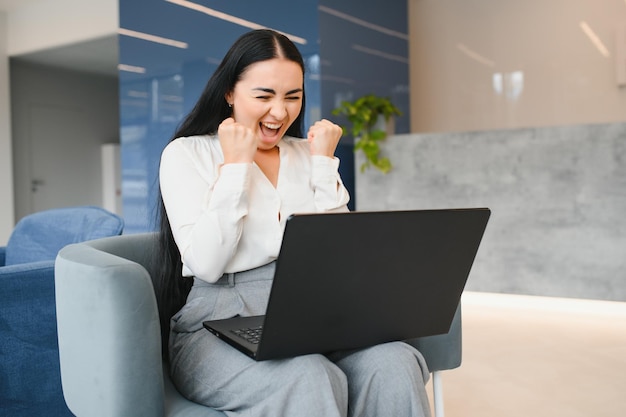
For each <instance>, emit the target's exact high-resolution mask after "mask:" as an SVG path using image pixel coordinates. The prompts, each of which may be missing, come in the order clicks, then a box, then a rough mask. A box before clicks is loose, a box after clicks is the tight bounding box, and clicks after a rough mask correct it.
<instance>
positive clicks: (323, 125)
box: [307, 119, 343, 158]
mask: <svg viewBox="0 0 626 417" xmlns="http://www.w3.org/2000/svg"><path fill="white" fill-rule="evenodd" d="M342 134H343V130H342V129H341V127H340V126H337V125H336V124H334V123H333V122H331V121H329V120H326V119H322V120H320V121H319V122H315V124H314V125H313V126H311V127H310V128H309V132H308V134H307V140H308V141H309V143H310V144H311V155H321V156H328V157H330V158H332V157H334V156H335V150H336V149H337V144H338V143H339V139H341V135H342Z"/></svg>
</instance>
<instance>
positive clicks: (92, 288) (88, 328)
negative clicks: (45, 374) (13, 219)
mask: <svg viewBox="0 0 626 417" xmlns="http://www.w3.org/2000/svg"><path fill="white" fill-rule="evenodd" d="M156 238H157V235H156V234H155V233H145V234H137V235H123V236H116V237H113V238H105V239H99V240H94V241H90V242H84V243H79V244H74V245H69V246H66V247H65V248H63V249H62V250H61V251H60V252H59V255H58V256H57V259H56V264H55V286H56V303H57V323H58V337H59V352H60V360H61V380H62V385H63V394H64V396H65V400H66V402H67V405H68V407H69V408H70V410H71V411H72V412H73V413H74V414H76V415H77V416H78V417H82V416H90V417H92V416H93V417H97V416H111V417H117V416H122V415H132V416H137V417H141V416H163V415H164V416H177V417H178V416H190V417H192V416H206V417H211V416H215V417H217V416H225V414H224V413H221V412H219V411H216V410H213V409H210V408H207V407H204V406H201V405H198V404H195V403H193V402H191V401H188V400H186V399H185V398H184V397H182V396H181V395H180V394H179V393H178V392H177V391H176V389H175V388H174V386H173V385H172V383H171V381H170V379H169V376H168V372H167V364H166V363H164V362H162V355H161V329H160V324H159V314H158V306H157V302H156V297H155V290H154V288H155V285H156V282H153V280H152V278H151V277H152V276H155V274H153V273H152V272H153V271H152V268H154V267H155V266H154V263H153V262H152V257H153V256H154V253H155V252H156V243H157V242H156ZM410 343H411V344H414V345H415V346H416V347H418V349H420V350H421V351H422V353H423V354H424V356H425V357H426V361H427V362H428V365H429V368H430V370H431V372H435V375H437V376H436V377H434V380H436V381H437V380H439V379H438V372H439V371H441V370H444V369H451V368H454V367H457V366H459V365H460V362H461V316H460V309H459V310H458V311H457V314H456V317H455V319H454V324H453V327H452V330H451V332H450V333H449V334H447V335H442V336H433V337H428V338H421V339H415V340H413V341H411V342H410ZM434 387H435V389H436V390H440V388H441V385H440V383H438V382H437V383H436V384H434ZM438 398H440V393H439V392H435V407H436V414H438V415H439V413H440V412H441V411H439V410H438V409H437V407H438V406H439V405H438V403H439V401H438ZM440 405H441V406H442V403H441V404H440Z"/></svg>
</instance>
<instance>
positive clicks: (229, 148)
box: [217, 117, 257, 164]
mask: <svg viewBox="0 0 626 417" xmlns="http://www.w3.org/2000/svg"><path fill="white" fill-rule="evenodd" d="M217 136H218V138H219V140H220V145H222V152H223V153H224V163H225V164H241V163H252V161H253V160H254V155H255V154H256V150H257V141H256V137H255V135H254V132H253V131H252V130H251V129H250V128H248V127H246V126H244V125H241V124H239V123H237V122H236V121H235V119H233V118H232V117H229V118H228V119H225V120H224V121H223V122H222V123H220V125H219V127H218V128H217Z"/></svg>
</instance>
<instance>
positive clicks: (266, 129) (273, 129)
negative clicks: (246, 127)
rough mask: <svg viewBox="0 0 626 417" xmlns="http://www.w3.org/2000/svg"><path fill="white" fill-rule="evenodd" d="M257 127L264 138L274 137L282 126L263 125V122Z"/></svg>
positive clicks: (278, 124) (274, 124) (280, 124)
mask: <svg viewBox="0 0 626 417" xmlns="http://www.w3.org/2000/svg"><path fill="white" fill-rule="evenodd" d="M259 126H260V128H261V132H263V135H265V136H270V137H273V136H276V135H277V134H278V131H279V130H280V128H281V127H282V126H283V125H282V123H265V122H261V123H259Z"/></svg>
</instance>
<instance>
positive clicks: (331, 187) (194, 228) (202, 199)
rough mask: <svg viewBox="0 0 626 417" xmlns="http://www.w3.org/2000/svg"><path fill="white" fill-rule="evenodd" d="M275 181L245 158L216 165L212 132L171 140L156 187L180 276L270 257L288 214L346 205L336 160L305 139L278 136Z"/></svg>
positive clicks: (212, 277)
mask: <svg viewBox="0 0 626 417" xmlns="http://www.w3.org/2000/svg"><path fill="white" fill-rule="evenodd" d="M278 147H279V150H280V168H279V172H278V182H277V186H276V188H274V186H273V185H272V183H271V182H270V181H269V180H268V179H267V177H266V176H265V174H263V172H262V171H261V170H260V169H259V167H258V166H257V165H256V164H254V163H252V164H226V165H222V164H223V161H224V155H223V153H222V148H221V146H220V142H219V139H218V138H217V136H191V137H183V138H178V139H176V140H174V141H172V142H170V143H169V144H168V145H167V146H166V147H165V149H164V150H163V153H162V155H161V166H160V171H159V176H160V185H161V194H162V197H163V202H164V204H165V209H166V211H167V216H168V219H169V222H170V226H171V228H172V233H173V235H174V240H175V241H176V244H177V246H178V248H179V250H180V252H181V257H182V261H183V276H195V277H197V278H200V279H202V280H205V281H207V282H215V281H217V280H218V279H219V278H220V277H221V276H222V275H223V274H224V273H225V272H228V273H230V272H239V271H245V270H248V269H252V268H256V267H258V266H261V265H265V264H267V263H269V262H271V261H273V260H275V259H276V257H277V256H278V252H279V250H280V245H281V241H282V236H283V231H284V228H285V222H286V220H287V218H288V217H289V215H291V214H294V213H307V212H308V213H310V212H325V211H348V208H347V203H348V200H349V199H350V197H349V195H348V191H347V190H346V188H345V187H344V186H343V183H342V182H341V178H340V177H339V172H338V168H339V160H338V159H337V158H328V157H325V156H311V154H310V151H309V143H308V142H307V141H306V140H304V139H294V138H290V137H284V138H283V139H282V140H281V141H280V142H279V143H278Z"/></svg>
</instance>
